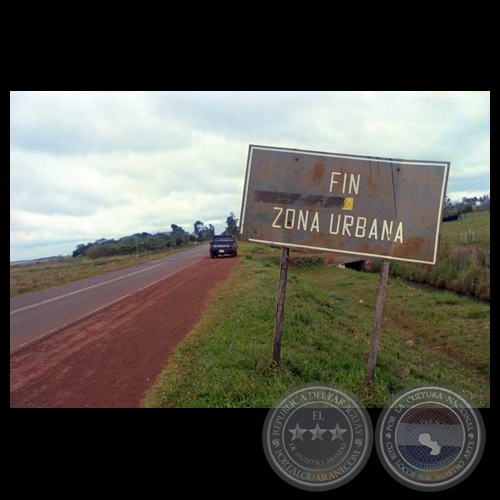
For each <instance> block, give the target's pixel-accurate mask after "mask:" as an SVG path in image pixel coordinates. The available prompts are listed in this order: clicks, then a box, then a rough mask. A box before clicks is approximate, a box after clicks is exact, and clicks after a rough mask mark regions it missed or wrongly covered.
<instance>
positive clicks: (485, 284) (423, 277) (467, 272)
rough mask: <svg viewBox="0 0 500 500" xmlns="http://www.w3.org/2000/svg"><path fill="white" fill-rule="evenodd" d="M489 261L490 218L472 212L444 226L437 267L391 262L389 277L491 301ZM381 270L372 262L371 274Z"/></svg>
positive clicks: (483, 213) (484, 214)
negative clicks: (397, 277)
mask: <svg viewBox="0 0 500 500" xmlns="http://www.w3.org/2000/svg"><path fill="white" fill-rule="evenodd" d="M490 260H491V250H490V214H489V212H474V213H470V214H466V215H465V216H464V218H463V219H462V220H461V221H454V222H446V223H443V225H442V236H441V251H440V254H439V259H438V263H437V265H436V266H428V265H425V264H424V265H423V264H409V263H405V262H393V263H392V264H391V275H392V276H399V277H401V278H405V279H408V280H411V281H415V282H417V283H427V284H429V285H431V286H434V287H436V288H440V289H446V290H451V291H453V292H457V293H461V294H464V295H470V296H473V297H477V298H479V299H482V300H490V295H491V290H490V288H491V270H490V269H491V265H490ZM380 266H381V263H380V262H375V264H374V270H375V271H377V272H378V271H379V270H380Z"/></svg>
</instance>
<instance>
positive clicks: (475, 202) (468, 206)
mask: <svg viewBox="0 0 500 500" xmlns="http://www.w3.org/2000/svg"><path fill="white" fill-rule="evenodd" d="M444 209H445V215H457V214H467V213H471V212H475V211H477V210H489V209H490V197H489V195H487V194H485V195H484V196H480V197H479V198H478V197H477V196H474V197H473V198H467V197H465V196H464V197H463V198H462V201H457V202H455V203H453V202H452V201H451V200H450V198H446V200H445V203H444Z"/></svg>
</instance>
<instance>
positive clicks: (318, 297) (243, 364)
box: [144, 244, 490, 407]
mask: <svg viewBox="0 0 500 500" xmlns="http://www.w3.org/2000/svg"><path fill="white" fill-rule="evenodd" d="M250 251H252V252H254V251H255V249H254V248H253V247H251V246H250V245H248V244H241V245H240V253H242V254H243V255H250ZM263 253H265V252H263ZM276 253H277V255H279V250H278V251H277V252H276ZM277 262H278V261H277V259H276V260H275V259H274V258H271V259H269V258H268V257H264V258H258V257H255V256H253V257H252V258H242V259H240V261H239V263H238V268H237V270H236V271H235V273H234V274H233V276H232V277H231V278H230V279H229V280H228V281H227V282H225V283H223V284H222V285H221V286H220V287H219V288H218V289H217V291H216V292H215V293H214V294H213V295H212V297H211V298H210V300H209V303H208V306H207V309H206V311H205V314H204V316H203V318H202V319H201V320H200V321H199V322H198V324H197V325H196V326H195V327H194V329H193V330H192V331H191V332H190V334H189V335H188V336H187V337H186V339H185V340H184V341H183V342H182V343H181V344H180V345H179V346H178V347H177V349H176V350H175V352H174V353H173V355H172V356H171V357H170V359H169V361H168V365H167V366H166V368H165V370H164V371H163V373H162V374H161V375H160V376H159V378H158V380H157V381H156V383H155V385H154V386H153V387H152V389H151V390H150V391H149V393H148V394H147V396H146V398H145V401H144V406H146V407H270V406H272V404H273V403H274V402H275V401H276V399H277V398H278V397H279V396H280V395H281V394H282V393H283V392H285V391H287V390H289V389H291V388H292V387H295V386H297V385H300V384H305V383H309V382H317V381H322V382H330V383H335V384H338V385H340V386H342V387H345V388H347V389H349V390H351V391H352V392H353V393H354V394H356V395H357V396H358V397H359V398H360V399H361V401H362V402H363V403H364V404H365V405H366V406H368V407H381V406H383V405H384V403H385V402H386V401H387V400H388V399H389V398H390V397H391V395H393V394H394V393H395V392H397V391H399V390H402V389H404V388H406V387H409V386H411V385H414V384H433V383H441V384H446V385H450V386H452V387H455V388H457V389H459V390H462V391H464V392H465V393H466V394H467V395H469V396H470V397H471V398H472V400H473V401H474V402H475V403H476V404H477V405H479V406H480V407H488V406H489V404H490V403H489V393H490V347H489V345H490V344H489V328H490V319H489V316H490V307H489V305H488V304H485V303H482V302H479V301H477V300H475V299H470V298H467V297H463V296H459V295H456V294H453V293H451V292H447V291H435V290H432V289H429V288H427V287H421V286H416V285H412V284H410V283H408V282H405V281H404V280H400V279H397V278H392V279H390V280H389V286H388V292H387V301H386V308H385V314H384V322H383V327H382V332H381V344H380V350H379V356H378V360H377V366H376V371H375V378H374V381H373V382H371V383H368V382H366V380H365V367H366V360H367V354H368V350H369V342H370V335H371V329H372V325H373V313H374V305H375V299H376V294H377V287H378V279H379V277H378V276H377V275H376V274H369V273H359V272H356V271H353V270H349V269H340V268H338V267H336V266H332V267H330V268H327V267H325V266H323V265H322V264H321V262H319V261H318V260H315V261H314V262H311V263H309V265H304V264H305V262H302V263H300V265H297V264H296V263H292V264H291V268H290V269H289V273H288V285H287V299H286V305H285V323H284V329H283V345H282V365H281V366H280V367H278V368H276V367H272V366H271V362H270V360H271V349H272V338H273V326H274V313H275V305H276V287H277V279H278V263H277Z"/></svg>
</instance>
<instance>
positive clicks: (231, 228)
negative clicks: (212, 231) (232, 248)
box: [223, 212, 238, 236]
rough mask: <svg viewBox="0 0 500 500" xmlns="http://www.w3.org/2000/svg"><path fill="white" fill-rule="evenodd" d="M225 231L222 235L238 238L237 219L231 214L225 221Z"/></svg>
mask: <svg viewBox="0 0 500 500" xmlns="http://www.w3.org/2000/svg"><path fill="white" fill-rule="evenodd" d="M226 226H227V227H226V229H225V231H224V233H223V234H225V235H227V236H238V218H237V217H236V216H235V215H234V213H233V212H231V213H230V214H229V217H227V219H226Z"/></svg>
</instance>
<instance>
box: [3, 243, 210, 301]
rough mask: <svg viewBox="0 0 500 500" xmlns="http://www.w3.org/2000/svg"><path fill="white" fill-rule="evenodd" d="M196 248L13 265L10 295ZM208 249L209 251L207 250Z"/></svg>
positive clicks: (33, 290) (34, 290) (61, 283)
mask: <svg viewBox="0 0 500 500" xmlns="http://www.w3.org/2000/svg"><path fill="white" fill-rule="evenodd" d="M189 248H193V246H192V245H190V246H187V247H182V248H178V249H174V250H169V251H166V252H159V253H143V254H139V258H138V259H137V258H136V256H135V254H134V255H119V256H114V257H101V258H98V259H91V258H89V257H77V258H72V257H61V258H59V259H54V260H42V261H40V262H39V263H33V264H23V265H11V266H10V298H12V297H16V296H17V295H22V294H23V293H30V292H37V291H40V290H45V289H46V288H52V287H55V286H59V285H65V284H66V283H71V282H72V281H77V280H80V279H84V278H90V277H92V276H97V275H99V274H103V273H106V272H108V271H116V270H118V269H123V268H126V267H131V266H135V265H136V264H143V263H144V262H149V261H151V260H155V259H160V258H161V257H166V256H168V255H172V254H174V253H177V252H181V251H183V250H187V249H189ZM207 252H208V251H207Z"/></svg>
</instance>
